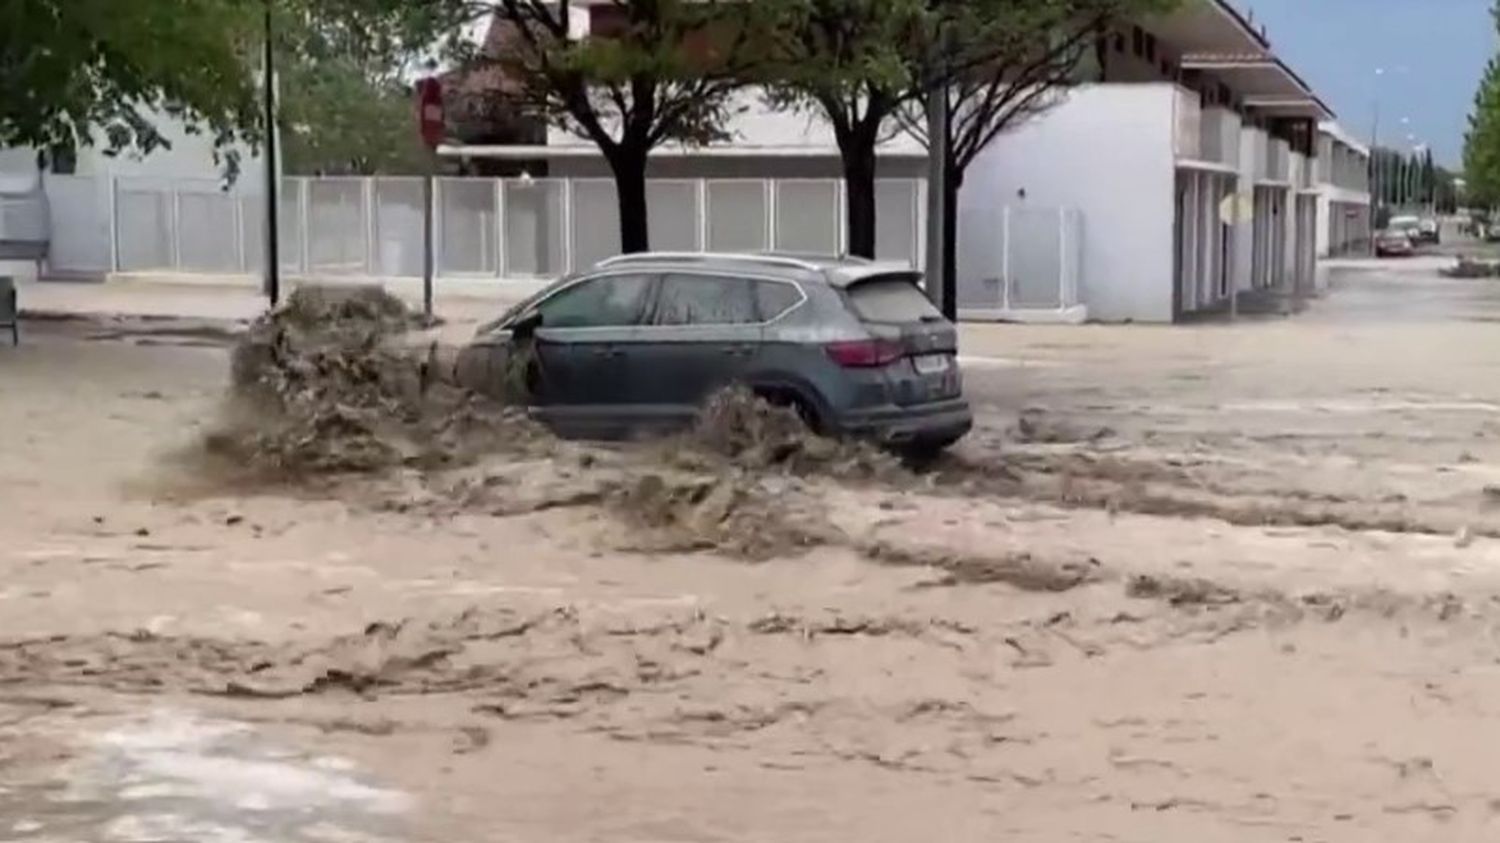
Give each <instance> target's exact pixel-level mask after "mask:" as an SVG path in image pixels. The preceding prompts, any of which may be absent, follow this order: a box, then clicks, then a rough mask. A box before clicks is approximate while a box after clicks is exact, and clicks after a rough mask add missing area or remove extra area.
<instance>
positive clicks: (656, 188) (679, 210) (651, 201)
mask: <svg viewBox="0 0 1500 843" xmlns="http://www.w3.org/2000/svg"><path fill="white" fill-rule="evenodd" d="M702 184H703V183H702V182H700V181H697V180H696V179H683V180H668V179H653V180H651V181H648V182H646V214H647V216H646V228H647V235H648V236H650V238H651V248H653V249H655V250H657V251H659V252H696V251H698V250H700V249H702V248H703V237H702V235H703V225H702V223H703V205H702V201H701V200H702V198H703V194H702V191H701V190H700V189H699V188H700V186H701V185H702Z"/></svg>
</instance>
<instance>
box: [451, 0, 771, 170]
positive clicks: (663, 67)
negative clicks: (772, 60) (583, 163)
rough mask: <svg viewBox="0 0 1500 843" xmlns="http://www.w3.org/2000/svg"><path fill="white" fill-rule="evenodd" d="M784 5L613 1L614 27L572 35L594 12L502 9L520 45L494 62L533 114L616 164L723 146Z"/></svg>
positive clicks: (546, 2)
mask: <svg viewBox="0 0 1500 843" xmlns="http://www.w3.org/2000/svg"><path fill="white" fill-rule="evenodd" d="M778 2H779V0H768V2H755V3H742V2H739V1H738V0H614V2H612V3H607V4H603V5H602V6H600V7H597V8H596V9H594V10H593V12H594V13H595V14H596V15H598V19H599V20H600V21H601V22H604V21H605V19H606V18H607V26H606V27H605V28H604V30H603V31H601V32H597V33H594V35H593V37H588V38H579V37H576V36H575V35H573V34H572V33H573V29H574V27H573V23H574V22H573V20H572V18H573V16H575V15H579V14H588V13H590V10H589V9H588V8H587V7H573V6H570V5H569V4H556V3H552V2H550V0H498V2H494V3H493V4H481V5H492V6H493V14H494V16H495V17H496V18H497V19H498V20H500V21H502V22H503V23H504V24H505V25H506V26H508V27H509V28H510V29H511V30H512V32H513V37H512V38H511V40H510V43H508V44H507V49H506V50H505V52H504V53H503V54H502V55H498V56H493V57H488V58H487V59H486V61H488V62H489V63H492V64H494V65H497V66H499V67H500V68H501V69H502V70H503V71H504V72H505V74H506V76H507V77H508V78H510V79H513V80H515V82H516V86H517V99H518V101H519V102H520V103H521V104H522V106H523V107H524V108H526V109H527V110H528V111H529V112H530V113H531V114H533V115H535V116H538V117H541V118H542V119H545V120H547V121H549V122H551V123H552V124H554V125H557V126H559V127H562V128H563V129H565V130H567V131H570V132H573V133H574V134H577V135H579V136H580V137H584V138H588V139H590V140H592V141H593V142H594V143H596V144H597V145H598V146H599V148H600V151H601V152H602V153H603V154H604V156H605V158H606V159H609V160H610V161H611V162H612V163H615V162H618V161H619V160H620V159H621V158H622V157H630V158H632V159H634V158H640V159H642V160H644V155H645V153H646V152H648V151H649V150H650V149H651V148H653V147H655V146H656V145H658V144H660V143H663V142H668V141H675V142H680V143H687V144H699V143H707V142H709V141H712V140H718V139H722V138H723V137H724V128H723V127H724V123H725V122H726V121H727V119H728V117H729V116H730V115H731V114H732V113H733V110H734V107H733V104H732V103H731V102H730V99H731V94H732V93H733V92H734V91H735V90H736V89H738V88H740V87H742V86H744V85H745V84H747V82H748V81H749V80H750V77H751V75H752V73H751V71H752V68H753V67H754V65H755V62H756V61H757V54H758V49H757V47H756V45H757V44H763V43H764V39H765V37H766V35H765V33H766V31H767V28H768V26H769V21H770V20H772V19H773V16H774V14H775V12H774V11H773V10H774V9H775V8H777V5H778Z"/></svg>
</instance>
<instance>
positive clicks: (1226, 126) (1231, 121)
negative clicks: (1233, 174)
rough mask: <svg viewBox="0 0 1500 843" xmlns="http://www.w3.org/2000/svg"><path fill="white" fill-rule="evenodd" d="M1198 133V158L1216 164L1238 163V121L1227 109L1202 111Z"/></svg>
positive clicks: (1213, 108) (1215, 108)
mask: <svg viewBox="0 0 1500 843" xmlns="http://www.w3.org/2000/svg"><path fill="white" fill-rule="evenodd" d="M1200 120H1201V122H1200V125H1199V131H1198V157H1199V158H1200V159H1202V160H1204V161H1212V162H1214V163H1216V164H1226V165H1229V166H1236V165H1238V164H1239V162H1240V121H1239V118H1238V117H1236V116H1235V114H1234V112H1232V111H1230V110H1229V109H1227V108H1218V107H1217V106H1210V107H1209V108H1205V109H1203V112H1202V116H1201V118H1200Z"/></svg>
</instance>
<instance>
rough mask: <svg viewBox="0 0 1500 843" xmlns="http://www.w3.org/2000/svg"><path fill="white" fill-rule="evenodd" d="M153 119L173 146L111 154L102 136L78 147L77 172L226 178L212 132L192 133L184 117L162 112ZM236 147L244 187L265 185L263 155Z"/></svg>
mask: <svg viewBox="0 0 1500 843" xmlns="http://www.w3.org/2000/svg"><path fill="white" fill-rule="evenodd" d="M150 119H151V120H152V124H153V125H154V126H155V127H156V130H157V131H158V132H160V133H161V134H162V137H164V138H165V139H166V140H167V141H168V142H169V143H170V144H171V147H170V148H158V149H155V150H153V151H152V152H150V153H149V154H143V153H141V152H138V151H135V150H126V151H124V152H121V153H120V154H118V155H114V156H111V155H108V154H106V152H105V150H106V148H107V147H106V145H105V142H104V138H102V137H100V138H98V139H97V143H96V145H95V146H93V147H89V148H85V149H80V150H78V156H77V169H76V170H75V173H74V174H75V175H80V176H141V177H152V178H179V179H180V178H202V179H219V178H222V177H223V173H224V169H223V165H222V164H219V163H216V162H215V161H214V140H213V136H212V135H210V134H191V133H189V132H188V130H187V126H186V125H185V124H184V123H183V122H182V121H181V120H178V119H177V118H175V117H171V116H169V115H166V114H158V115H156V116H154V117H151V118H150ZM234 149H235V151H237V152H238V153H239V157H240V176H239V178H240V179H241V180H242V181H243V182H244V186H245V187H249V186H250V185H252V184H254V185H261V184H264V182H265V168H264V166H263V165H262V163H261V159H260V156H259V155H258V154H257V153H256V152H254V151H252V150H251V149H250V148H249V147H247V146H243V145H240V146H236V147H235V148H234Z"/></svg>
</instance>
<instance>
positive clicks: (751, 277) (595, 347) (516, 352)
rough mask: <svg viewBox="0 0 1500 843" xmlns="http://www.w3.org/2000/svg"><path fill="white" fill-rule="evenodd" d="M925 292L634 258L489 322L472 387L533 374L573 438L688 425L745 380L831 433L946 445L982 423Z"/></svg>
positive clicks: (554, 416)
mask: <svg viewBox="0 0 1500 843" xmlns="http://www.w3.org/2000/svg"><path fill="white" fill-rule="evenodd" d="M920 283H921V275H920V274H919V273H917V272H914V271H913V270H911V269H910V268H909V267H906V266H904V265H894V264H882V263H874V262H869V261H863V260H858V259H850V258H819V257H803V256H799V257H792V256H787V255H756V254H712V253H650V252H648V253H641V254H634V255H624V256H621V257H617V258H611V259H609V260H606V261H603V262H602V263H599V264H597V265H595V266H594V267H592V268H591V269H589V270H588V271H586V272H582V273H579V274H576V275H572V276H569V277H566V278H563V279H561V280H559V281H557V282H556V283H553V284H552V285H550V286H548V287H547V288H546V289H544V290H542V291H541V292H540V293H537V294H536V295H534V296H532V297H530V298H529V299H527V300H526V301H524V302H522V303H520V304H519V305H517V306H516V307H514V308H512V309H511V310H510V311H509V312H507V313H506V314H505V315H504V316H503V317H501V318H500V319H498V320H496V321H495V322H492V323H490V324H489V325H486V326H484V327H482V328H481V329H480V330H479V333H478V335H477V336H476V337H475V339H474V341H473V343H472V344H471V345H470V346H469V347H468V348H467V349H465V351H464V352H463V353H462V355H461V356H460V360H459V364H458V371H459V378H460V380H461V381H463V382H464V383H467V384H470V385H474V386H478V387H480V388H481V389H484V390H485V391H487V392H506V391H507V385H508V384H509V383H510V382H511V381H512V380H513V379H514V378H515V377H516V375H517V373H518V369H519V370H522V371H521V372H520V374H521V376H522V377H523V378H524V382H525V386H526V388H525V389H524V390H523V391H522V394H524V395H525V396H526V400H527V401H528V403H529V404H531V406H532V407H533V408H534V414H535V415H536V417H537V418H538V419H540V420H541V421H543V422H544V423H546V424H547V425H549V426H550V427H552V428H553V429H554V430H556V431H557V432H558V433H559V434H561V435H564V436H578V437H586V438H616V437H621V436H629V435H633V434H636V433H639V432H655V431H670V430H672V429H676V428H681V427H683V426H686V425H687V424H689V423H691V421H692V419H693V418H694V416H695V414H696V413H697V411H698V409H699V407H700V406H701V405H702V404H703V402H704V401H705V400H706V399H707V398H708V396H710V395H712V394H713V393H715V392H716V391H718V390H720V389H722V388H724V387H727V386H730V385H732V384H737V383H738V384H745V385H747V386H748V387H749V388H750V389H752V390H753V391H755V392H756V393H757V394H760V395H762V396H764V397H766V398H767V399H769V400H771V401H773V402H777V403H784V404H789V405H791V406H793V407H795V408H796V409H797V410H798V411H799V412H800V413H801V414H802V416H803V418H805V419H806V420H807V421H808V423H809V424H810V425H812V426H813V427H814V429H816V430H818V431H820V432H822V433H825V434H828V435H835V436H839V435H850V436H860V437H868V438H871V439H874V440H877V441H879V442H882V443H885V444H888V445H891V446H893V447H896V448H899V449H902V450H910V451H936V450H939V449H941V448H944V447H946V446H948V445H950V444H952V443H953V442H955V441H957V440H958V439H959V438H961V437H962V436H963V435H964V434H965V433H967V432H968V431H969V428H970V427H971V426H972V424H973V417H972V415H971V413H970V410H969V405H968V402H967V401H965V400H964V397H963V379H962V376H961V375H960V373H959V368H958V360H957V356H956V352H957V332H956V331H955V330H954V327H953V325H952V324H951V323H950V322H948V321H947V320H946V319H944V318H943V317H942V315H941V314H940V313H939V312H938V311H937V309H936V308H934V307H933V306H932V304H931V302H929V301H928V300H927V297H926V296H925V295H924V294H923V292H922V290H921V288H920V286H919V285H920ZM512 394H513V392H512Z"/></svg>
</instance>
